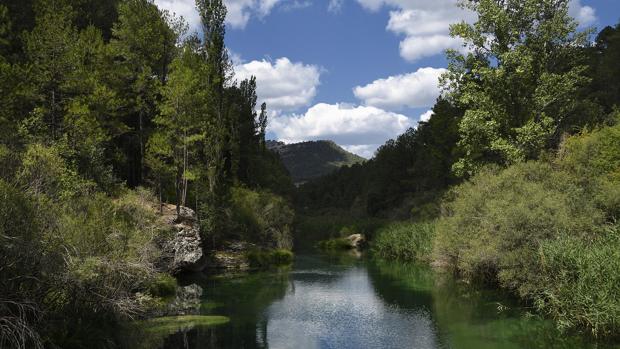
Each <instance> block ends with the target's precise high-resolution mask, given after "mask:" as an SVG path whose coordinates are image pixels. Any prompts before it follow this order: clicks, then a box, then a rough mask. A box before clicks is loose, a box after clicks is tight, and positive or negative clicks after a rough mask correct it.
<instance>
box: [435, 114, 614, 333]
mask: <svg viewBox="0 0 620 349" xmlns="http://www.w3.org/2000/svg"><path fill="white" fill-rule="evenodd" d="M618 129H619V128H618V126H612V127H605V128H601V129H598V130H595V131H592V132H585V133H583V134H581V135H578V136H574V137H571V138H569V139H567V140H565V142H564V143H563V146H562V148H561V149H560V151H559V152H558V156H557V157H556V158H555V159H554V160H553V164H548V163H543V162H528V163H522V164H517V165H513V166H511V167H509V168H507V169H505V170H499V169H486V170H483V171H481V172H480V173H479V174H478V175H476V176H474V177H473V178H472V179H471V181H470V182H467V183H465V184H463V185H461V186H460V187H458V188H456V189H455V190H454V192H453V193H452V200H451V201H450V202H448V203H447V204H446V205H445V206H444V208H443V212H444V213H443V215H442V217H441V219H440V220H439V222H438V225H437V238H436V243H435V247H436V249H435V253H436V258H437V259H438V260H439V262H441V263H440V264H447V265H448V266H451V267H452V268H454V269H455V270H456V271H458V272H460V273H461V274H462V275H463V276H465V277H467V278H469V279H477V280H482V281H485V282H489V283H496V282H497V283H499V285H500V286H503V287H506V288H508V289H510V290H513V291H515V292H516V293H518V294H519V295H520V296H521V297H522V298H524V299H526V300H528V301H531V302H533V304H534V305H535V306H536V307H537V308H538V309H539V310H541V311H543V312H544V313H547V314H549V315H550V316H551V317H553V318H554V319H555V320H557V323H558V326H559V327H561V328H564V329H567V328H583V329H586V330H588V331H590V332H591V333H592V334H593V335H594V336H615V335H617V333H618V324H617V318H618V314H619V313H618V311H619V309H620V303H619V302H618V299H620V297H619V295H620V293H619V292H620V290H619V289H618V287H617V286H618V278H619V277H620V273H618V270H620V269H618V261H619V260H620V259H619V258H618V251H619V240H618V228H617V226H616V223H615V222H616V219H617V218H616V217H617V214H618V200H617V195H616V193H618V191H619V190H620V189H619V188H620V182H618V181H617V173H618V169H619V168H620V161H618V154H617V149H618V144H619V143H618V140H620V133H618Z"/></svg>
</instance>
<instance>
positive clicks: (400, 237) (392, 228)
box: [372, 222, 435, 261]
mask: <svg viewBox="0 0 620 349" xmlns="http://www.w3.org/2000/svg"><path fill="white" fill-rule="evenodd" d="M434 237H435V225H434V223H411V222H402V223H394V224H390V225H388V226H386V227H384V228H381V229H379V231H378V232H377V234H376V237H375V239H374V240H373V243H372V253H373V254H374V255H375V256H378V257H381V258H386V259H397V260H403V261H428V260H429V258H430V255H431V252H432V247H433V238H434Z"/></svg>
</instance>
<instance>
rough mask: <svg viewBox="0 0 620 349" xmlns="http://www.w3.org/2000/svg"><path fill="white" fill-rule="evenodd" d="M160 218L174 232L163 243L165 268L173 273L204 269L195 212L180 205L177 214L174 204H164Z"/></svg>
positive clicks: (203, 258)
mask: <svg viewBox="0 0 620 349" xmlns="http://www.w3.org/2000/svg"><path fill="white" fill-rule="evenodd" d="M162 220H163V221H164V222H165V223H166V224H168V225H169V226H170V227H171V228H172V230H173V233H174V235H173V238H172V239H171V240H169V241H166V242H164V244H163V252H164V259H165V260H166V265H167V269H168V270H169V271H170V272H171V273H173V274H177V273H180V272H183V271H192V272H197V271H202V270H203V269H205V267H206V265H207V258H206V256H205V253H204V251H203V246H202V238H201V237H200V228H199V226H198V222H197V219H196V213H195V212H194V211H193V210H192V209H190V208H187V207H181V210H180V214H179V215H178V216H177V212H176V206H174V205H169V204H164V205H163V207H162Z"/></svg>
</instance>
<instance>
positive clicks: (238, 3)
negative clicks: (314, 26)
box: [155, 0, 284, 31]
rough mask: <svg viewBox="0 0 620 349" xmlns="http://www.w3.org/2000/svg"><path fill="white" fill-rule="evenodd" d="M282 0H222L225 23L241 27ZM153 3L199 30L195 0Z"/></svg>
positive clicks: (198, 17) (193, 29)
mask: <svg viewBox="0 0 620 349" xmlns="http://www.w3.org/2000/svg"><path fill="white" fill-rule="evenodd" d="M282 1H284V0H224V4H225V5H226V9H227V10H228V14H227V16H226V23H227V24H228V25H229V26H230V27H232V28H236V29H243V28H245V26H246V25H247V24H248V21H249V20H250V18H252V17H253V16H255V17H258V18H263V17H265V16H267V15H269V14H270V13H271V11H272V10H273V8H274V7H275V6H276V5H277V4H278V3H280V2H282ZM155 4H156V5H157V6H158V7H159V8H161V9H164V10H168V11H170V12H171V13H176V14H177V15H179V16H183V18H185V20H186V21H187V22H188V24H189V26H190V28H191V30H192V31H199V30H200V16H199V15H198V11H197V10H196V1H195V0H155Z"/></svg>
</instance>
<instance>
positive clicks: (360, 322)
mask: <svg viewBox="0 0 620 349" xmlns="http://www.w3.org/2000/svg"><path fill="white" fill-rule="evenodd" d="M182 283H183V284H184V285H186V286H187V285H198V286H199V288H196V287H195V286H191V287H194V289H199V290H201V292H202V296H201V298H200V301H199V302H198V304H196V307H195V309H196V311H197V312H199V313H201V314H213V315H225V316H228V317H230V319H231V321H230V323H228V324H226V325H220V326H217V327H212V328H185V329H179V330H178V332H176V333H173V334H170V333H166V334H162V335H160V336H157V335H149V338H142V339H139V344H140V345H138V346H139V347H143V348H295V349H303V348H356V349H357V348H419V349H426V348H428V349H431V348H433V349H435V348H455V349H457V348H463V349H465V348H467V349H491V348H493V349H495V348H497V349H499V348H501V349H512V348H514V349H516V348H523V349H526V348H527V349H535V348H563V349H577V348H592V349H594V348H596V349H611V348H614V349H615V348H619V347H618V346H612V345H603V344H600V343H599V344H594V343H590V342H588V341H587V340H586V339H584V338H582V337H579V336H570V335H566V334H564V335H563V334H560V333H558V332H556V331H555V330H554V327H553V325H552V324H551V323H550V322H548V321H544V320H541V319H540V318H538V317H536V316H532V315H530V314H528V312H527V309H522V308H519V306H518V305H517V304H516V303H514V302H513V301H512V300H510V299H508V298H506V297H505V296H502V295H501V294H500V293H498V292H494V291H489V290H486V291H485V290H479V289H474V288H471V287H468V286H467V285H465V284H462V283H459V282H456V281H454V280H453V279H451V278H449V277H447V276H445V275H439V274H437V273H434V272H432V271H431V270H429V269H428V268H425V267H421V266H415V265H402V264H397V263H387V262H379V261H370V260H368V259H365V258H355V257H353V256H346V255H337V256H334V255H332V256H327V255H301V256H297V258H296V261H295V264H294V265H293V266H292V267H291V268H288V269H284V270H279V271H273V272H268V273H250V274H245V275H237V276H219V277H213V276H211V277H208V276H203V277H193V278H191V279H186V280H182Z"/></svg>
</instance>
